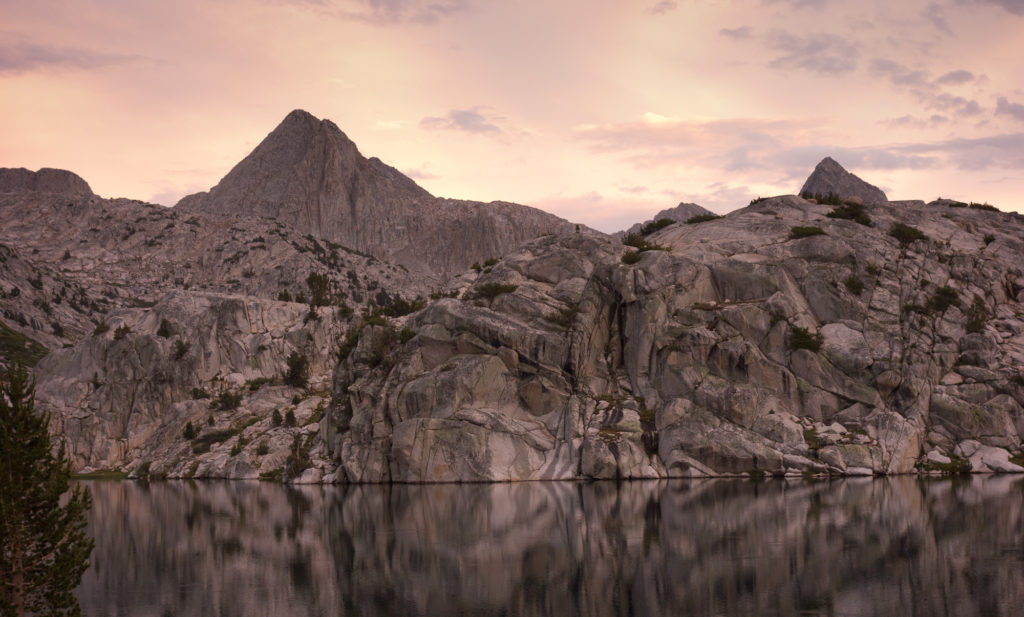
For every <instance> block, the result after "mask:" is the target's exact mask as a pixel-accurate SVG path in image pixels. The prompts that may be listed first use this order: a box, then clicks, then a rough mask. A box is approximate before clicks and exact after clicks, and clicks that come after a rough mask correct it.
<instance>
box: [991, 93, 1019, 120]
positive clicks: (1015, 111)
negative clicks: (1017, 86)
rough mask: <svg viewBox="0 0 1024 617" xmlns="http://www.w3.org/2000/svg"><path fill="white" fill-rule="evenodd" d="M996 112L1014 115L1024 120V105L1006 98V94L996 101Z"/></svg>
mask: <svg viewBox="0 0 1024 617" xmlns="http://www.w3.org/2000/svg"><path fill="white" fill-rule="evenodd" d="M996 114H999V115H1006V116H1012V117H1013V118H1016V119H1017V120H1022V121H1024V105H1021V104H1020V103H1011V102H1010V101H1008V100H1006V97H1005V96H1001V97H999V100H998V101H996Z"/></svg>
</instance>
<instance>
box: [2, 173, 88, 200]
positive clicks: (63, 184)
mask: <svg viewBox="0 0 1024 617" xmlns="http://www.w3.org/2000/svg"><path fill="white" fill-rule="evenodd" d="M12 191H39V192H43V193H63V194H65V195H92V189H91V188H89V184H88V183H87V182H86V181H85V180H83V179H82V178H81V177H80V176H78V175H76V174H73V173H71V172H70V171H65V170H63V169H51V168H49V167H44V168H42V169H40V170H39V171H30V170H28V169H25V168H23V167H22V168H17V169H13V168H8V167H3V168H0V193H6V192H12Z"/></svg>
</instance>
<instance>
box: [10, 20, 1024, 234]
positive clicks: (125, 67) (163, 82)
mask: <svg viewBox="0 0 1024 617" xmlns="http://www.w3.org/2000/svg"><path fill="white" fill-rule="evenodd" d="M1022 58H1024V0H946V1H934V2H930V1H927V0H921V1H917V0H901V1H900V2H898V3H897V2H892V1H891V0H888V1H882V0H877V1H876V0H863V1H861V2H856V3H853V2H841V1H839V0H746V1H742V0H741V1H736V2H725V1H716V0H677V1H660V2H659V1H657V0H647V1H644V2H626V1H623V0H578V1H567V0H560V1H557V2H556V1H551V0H546V1H544V0H516V1H513V0H508V1H499V0H424V1H416V0H337V1H335V0H292V1H290V0H201V1H200V0H178V1H176V2H173V3H163V2H160V3H157V2H139V1H137V0H34V1H33V2H20V1H15V0H0V135H2V136H3V139H2V140H0V166H3V167H28V168H30V169H37V168H39V167H60V168H64V169H69V170H71V171H74V172H76V173H78V174H79V175H81V176H82V177H84V178H85V179H86V180H87V181H88V182H89V183H90V185H91V186H92V188H93V190H94V191H96V192H97V193H99V194H100V195H103V196H107V197H131V198H137V199H143V200H147V201H153V202H156V203H162V204H166V205H173V204H174V203H175V202H176V201H177V200H178V199H179V198H180V197H181V196H183V195H185V194H188V193H191V192H195V191H200V190H205V189H207V188H209V187H210V186H212V185H214V184H216V183H217V181H218V180H219V179H220V178H221V177H222V176H223V175H224V174H225V173H227V171H228V170H229V169H230V168H231V167H232V166H233V165H234V164H235V163H237V162H238V161H239V160H241V159H242V157H244V156H245V155H246V154H247V153H248V152H249V151H250V150H251V149H252V148H253V147H254V146H255V145H256V144H257V143H258V142H259V141H260V140H261V139H262V138H263V137H264V136H265V135H266V134H267V133H268V132H270V131H271V130H272V129H273V128H274V127H275V126H276V125H277V124H278V123H279V122H280V121H281V120H282V119H283V118H284V116H285V115H286V114H287V113H288V112H289V111H290V110H292V109H295V108H301V109H305V110H307V111H309V112H310V113H312V114H314V115H316V116H318V117H323V118H329V119H331V120H333V121H334V122H335V123H336V124H337V125H338V126H339V127H341V129H342V130H343V131H345V132H346V133H347V134H348V135H349V137H351V138H352V139H353V141H355V142H356V144H358V146H359V148H360V151H361V152H362V153H363V154H364V155H365V156H377V157H379V158H380V159H382V160H384V161H385V162H387V163H389V164H391V165H393V166H394V167H396V168H398V169H399V170H402V171H403V172H405V173H407V174H409V175H410V176H412V177H413V178H415V179H416V180H417V182H419V183H420V184H421V185H422V186H423V187H424V188H426V189H427V190H429V191H431V192H432V193H434V194H435V195H438V196H444V197H457V198H464V199H477V200H482V201H490V200H499V199H500V200H507V201H515V202H519V203H524V204H529V205H533V206H537V207H540V208H544V209H546V210H548V211H551V212H554V213H555V214H558V215H560V216H563V217H565V218H568V219H570V220H573V221H577V222H582V223H586V224H588V225H591V226H594V227H596V228H598V229H601V230H604V231H614V230H617V229H621V228H624V227H626V226H628V225H629V224H630V223H633V222H636V221H640V220H643V219H646V218H649V217H650V216H651V215H653V214H654V213H655V212H656V211H658V210H661V209H663V208H668V207H672V206H674V205H675V204H676V203H678V202H680V201H689V202H696V203H699V204H701V205H704V206H706V207H708V208H711V209H712V210H715V211H717V212H726V211H729V210H732V209H735V208H737V207H741V206H745V205H746V204H747V202H749V200H750V199H751V198H753V197H757V196H768V195H776V194H783V193H794V192H796V191H797V190H799V188H800V185H801V184H802V182H803V180H804V178H806V176H807V175H808V174H809V173H810V171H811V169H812V168H813V167H814V165H815V164H816V163H817V162H818V161H819V160H820V159H821V158H823V157H824V156H826V155H831V156H832V157H833V158H835V159H836V160H838V161H839V162H840V163H841V164H843V165H844V166H846V168H847V169H849V170H851V171H853V172H854V173H857V174H858V175H860V176H861V177H862V178H864V179H866V180H868V181H869V182H872V183H874V184H876V185H878V186H880V187H881V188H883V189H884V190H885V191H886V192H887V193H888V194H889V197H890V199H911V198H920V199H926V200H930V199H934V198H936V197H939V196H943V197H954V198H958V199H962V200H965V201H979V202H981V201H988V202H990V203H992V204H995V205H997V206H998V207H1000V208H1002V209H1003V210H1017V211H1021V210H1022V208H1024V197H1022V196H1024V61H1022V60H1021V59H1022Z"/></svg>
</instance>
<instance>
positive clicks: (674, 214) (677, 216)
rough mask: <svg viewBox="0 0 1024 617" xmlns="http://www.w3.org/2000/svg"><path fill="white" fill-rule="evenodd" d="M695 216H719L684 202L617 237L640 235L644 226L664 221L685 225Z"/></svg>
mask: <svg viewBox="0 0 1024 617" xmlns="http://www.w3.org/2000/svg"><path fill="white" fill-rule="evenodd" d="M695 216H717V215H716V214H715V213H714V212H712V211H711V210H708V209H707V208H705V207H704V206H699V205H697V204H690V203H685V202H682V203H680V204H679V205H678V206H676V207H675V208H668V209H667V210H662V211H661V212H659V213H657V214H655V215H654V218H652V219H650V220H648V221H644V222H643V223H637V224H636V225H633V226H632V227H630V228H629V229H627V230H626V231H624V232H619V233H618V234H616V235H621V236H624V235H626V234H636V233H640V230H642V229H643V228H644V225H649V224H650V223H654V222H656V221H660V220H662V219H670V220H673V221H675V222H677V223H685V222H686V221H687V220H688V219H691V218H693V217H695Z"/></svg>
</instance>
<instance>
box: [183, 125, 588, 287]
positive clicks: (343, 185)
mask: <svg viewBox="0 0 1024 617" xmlns="http://www.w3.org/2000/svg"><path fill="white" fill-rule="evenodd" d="M175 209H176V210H180V211H185V212H204V213H208V214H219V215H231V216H257V217H264V218H270V219H274V220H280V221H288V222H289V224H290V225H292V226H293V227H294V228H295V229H297V230H299V231H301V232H304V233H311V234H314V235H316V236H317V237H320V238H324V239H327V240H331V241H334V242H339V243H341V244H343V245H345V246H348V247H351V248H353V249H356V250H359V251H362V252H365V253H369V254H371V255H373V256H375V257H377V258H379V259H384V260H387V261H391V262H394V263H397V264H402V265H404V266H406V267H408V268H411V269H414V270H418V271H420V272H423V273H427V274H431V275H435V276H438V275H439V276H441V277H442V278H443V277H446V276H449V275H451V274H454V273H457V272H460V271H462V270H464V269H465V268H467V267H469V265H470V264H472V263H473V262H475V261H483V260H485V259H488V258H490V257H496V256H500V255H503V254H504V253H506V252H507V251H509V250H511V249H512V248H514V247H516V246H518V245H519V244H521V243H522V242H524V241H526V240H529V239H531V238H535V237H537V236H540V235H542V234H546V233H554V232H557V231H564V230H566V229H568V228H570V227H571V225H570V224H569V223H568V222H567V221H565V220H562V219H560V218H558V217H556V216H553V215H551V214H548V213H546V212H542V211H540V210H537V209H535V208H529V207H527V206H520V205H516V204H510V203H502V202H496V203H490V204H481V203H476V202H470V201H460V200H452V199H437V198H435V197H433V196H432V195H430V194H429V193H428V192H427V191H425V190H423V189H422V188H420V187H419V186H418V185H417V184H416V183H415V182H413V181H412V180H411V179H409V178H407V177H406V176H404V175H402V174H401V173H400V172H399V171H397V170H396V169H394V168H392V167H389V166H388V165H385V164H384V163H382V162H381V161H380V160H378V159H376V158H370V159H366V158H364V157H363V156H362V155H361V154H360V153H359V150H358V149H357V148H356V145H355V144H354V143H352V141H351V140H349V138H348V137H346V136H345V134H344V133H342V132H341V130H340V129H339V128H338V127H337V126H336V125H335V124H334V123H333V122H331V121H330V120H319V119H317V118H315V117H313V116H312V115H310V114H309V113H307V112H304V111H301V110H296V111H293V112H291V113H290V114H288V116H287V117H286V118H285V119H284V121H283V122H281V124H280V125H279V126H278V127H277V128H276V129H274V131H273V132H271V133H270V135H268V136H267V137H266V139H264V140H263V142H262V143H260V145H259V146H257V147H256V149H255V150H253V151H252V153H251V154H250V155H249V156H247V157H246V158H245V159H244V160H243V161H242V162H240V163H239V164H238V165H236V166H235V168H234V169H232V170H231V171H230V172H229V173H228V175H226V176H225V177H224V178H223V179H222V180H221V181H220V183H219V184H217V186H215V187H213V188H212V189H210V190H209V191H208V192H206V193H198V194H196V195H190V196H188V197H185V198H184V199H182V200H181V201H180V202H178V205H177V206H175Z"/></svg>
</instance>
